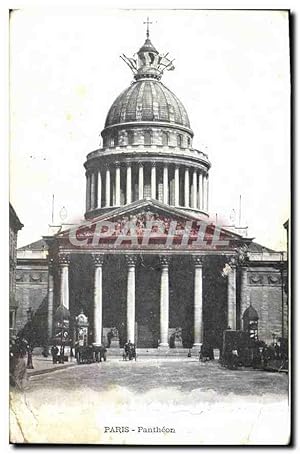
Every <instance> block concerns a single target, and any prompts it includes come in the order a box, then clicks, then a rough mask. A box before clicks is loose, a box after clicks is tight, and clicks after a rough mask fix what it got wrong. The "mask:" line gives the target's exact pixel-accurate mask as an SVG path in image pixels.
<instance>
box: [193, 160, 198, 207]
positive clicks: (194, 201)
mask: <svg viewBox="0 0 300 454" xmlns="http://www.w3.org/2000/svg"><path fill="white" fill-rule="evenodd" d="M192 207H193V208H197V170H196V169H194V170H193V189H192Z"/></svg>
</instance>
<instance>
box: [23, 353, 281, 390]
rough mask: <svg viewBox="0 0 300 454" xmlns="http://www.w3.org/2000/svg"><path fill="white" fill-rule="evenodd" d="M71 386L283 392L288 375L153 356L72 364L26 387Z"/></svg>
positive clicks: (101, 388)
mask: <svg viewBox="0 0 300 454" xmlns="http://www.w3.org/2000/svg"><path fill="white" fill-rule="evenodd" d="M48 385H49V386H55V387H57V388H63V389H69V388H70V386H71V387H72V389H74V388H80V387H83V386H84V387H88V388H90V389H93V390H106V389H109V388H111V386H113V385H115V386H125V387H126V388H128V389H130V390H131V391H133V392H139V393H140V392H146V391H149V390H151V389H154V388H157V387H167V388H173V387H174V388H177V389H180V390H181V391H184V392H187V391H192V390H194V389H201V390H203V391H206V390H212V391H215V392H217V393H219V394H224V395H226V394H229V393H233V394H236V395H249V394H252V395H256V396H261V395H263V394H265V393H269V394H274V395H276V396H279V395H287V391H288V377H287V375H286V374H284V373H271V372H264V371H258V370H253V369H243V370H242V369H240V370H235V371H232V370H229V369H225V368H223V367H221V366H220V365H219V363H218V362H211V363H200V362H199V361H198V360H196V359H186V358H184V359H183V358H180V359H177V358H176V359H167V360H166V359H153V358H142V359H140V360H139V361H136V362H135V361H122V360H119V359H110V360H109V361H107V362H102V363H96V364H87V365H80V366H76V367H72V368H71V369H68V370H63V371H58V372H52V373H51V374H47V375H44V376H40V377H31V379H30V383H29V387H28V391H27V392H33V391H34V390H36V389H39V388H43V387H45V386H48Z"/></svg>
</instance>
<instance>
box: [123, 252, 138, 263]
mask: <svg viewBox="0 0 300 454" xmlns="http://www.w3.org/2000/svg"><path fill="white" fill-rule="evenodd" d="M125 260H126V263H127V266H135V265H136V262H137V256H136V255H131V254H126V255H125Z"/></svg>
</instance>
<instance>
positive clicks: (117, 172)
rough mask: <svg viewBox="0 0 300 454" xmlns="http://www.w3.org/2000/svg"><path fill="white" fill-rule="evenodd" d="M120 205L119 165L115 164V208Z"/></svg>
mask: <svg viewBox="0 0 300 454" xmlns="http://www.w3.org/2000/svg"><path fill="white" fill-rule="evenodd" d="M120 204H121V179H120V163H119V162H117V163H116V206H120Z"/></svg>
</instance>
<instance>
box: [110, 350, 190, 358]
mask: <svg viewBox="0 0 300 454" xmlns="http://www.w3.org/2000/svg"><path fill="white" fill-rule="evenodd" d="M123 351H124V350H123V349H122V348H108V349H107V357H108V358H109V357H111V358H113V357H122V356H123ZM188 353H189V349H188V348H169V349H168V350H160V349H159V348H137V349H136V354H137V357H141V356H142V357H164V358H170V357H187V356H188ZM192 356H193V357H195V356H198V353H197V352H193V351H192Z"/></svg>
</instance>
